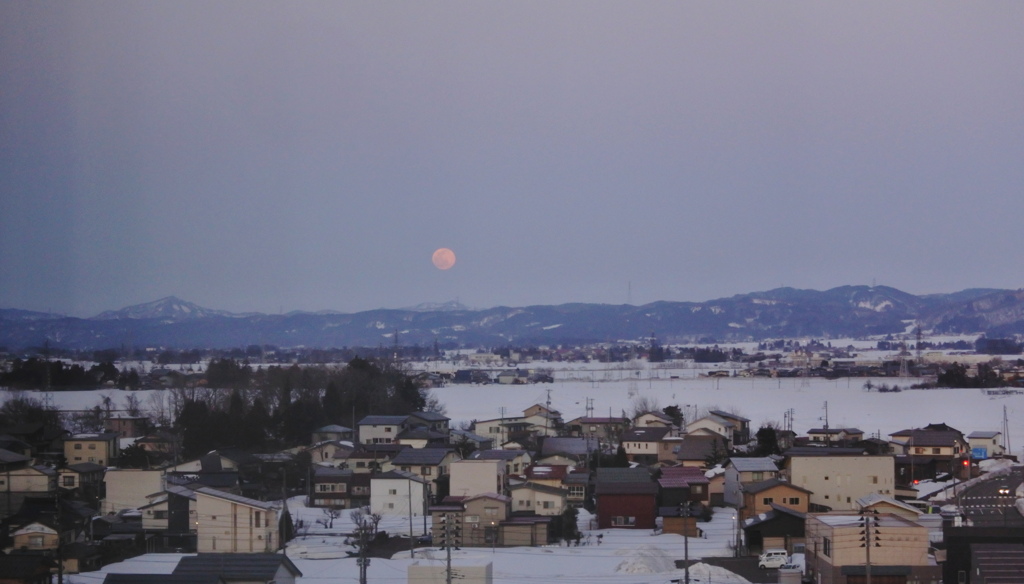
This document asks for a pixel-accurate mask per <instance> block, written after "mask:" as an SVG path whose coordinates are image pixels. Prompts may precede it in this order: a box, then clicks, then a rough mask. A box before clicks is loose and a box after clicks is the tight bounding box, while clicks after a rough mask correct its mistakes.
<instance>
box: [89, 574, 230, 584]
mask: <svg viewBox="0 0 1024 584" xmlns="http://www.w3.org/2000/svg"><path fill="white" fill-rule="evenodd" d="M193 582H194V583H195V584H222V583H223V582H225V580H224V578H221V577H220V576H218V575H216V574H107V577H106V578H104V579H103V584H192V583H193Z"/></svg>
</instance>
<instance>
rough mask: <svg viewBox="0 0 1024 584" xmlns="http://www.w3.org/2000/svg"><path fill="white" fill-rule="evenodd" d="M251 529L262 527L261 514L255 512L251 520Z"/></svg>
mask: <svg viewBox="0 0 1024 584" xmlns="http://www.w3.org/2000/svg"><path fill="white" fill-rule="evenodd" d="M252 523H253V527H263V525H262V523H263V513H261V512H259V511H257V512H256V514H255V515H253V518H252Z"/></svg>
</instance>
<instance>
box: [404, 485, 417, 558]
mask: <svg viewBox="0 0 1024 584" xmlns="http://www.w3.org/2000/svg"><path fill="white" fill-rule="evenodd" d="M405 484H406V485H407V486H408V487H409V557H410V558H415V557H416V538H414V537H413V535H412V477H406V479H405Z"/></svg>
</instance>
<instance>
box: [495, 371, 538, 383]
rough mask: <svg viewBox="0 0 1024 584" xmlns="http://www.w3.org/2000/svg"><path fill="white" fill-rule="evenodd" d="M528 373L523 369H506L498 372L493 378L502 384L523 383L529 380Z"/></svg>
mask: <svg viewBox="0 0 1024 584" xmlns="http://www.w3.org/2000/svg"><path fill="white" fill-rule="evenodd" d="M529 379H530V373H529V372H528V371H526V370H525V369H508V370H505V371H502V372H500V373H498V375H497V377H495V378H494V380H495V381H496V382H497V383H500V384H502V385H523V384H526V383H528V382H529Z"/></svg>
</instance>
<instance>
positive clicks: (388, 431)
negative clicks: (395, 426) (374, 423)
mask: <svg viewBox="0 0 1024 584" xmlns="http://www.w3.org/2000/svg"><path fill="white" fill-rule="evenodd" d="M384 433H385V434H390V433H391V426H385V427H384Z"/></svg>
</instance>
